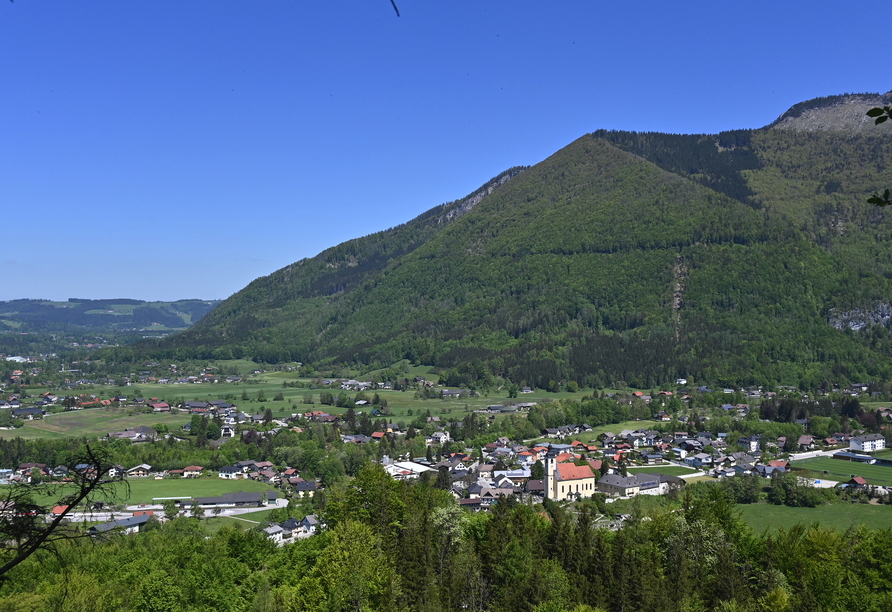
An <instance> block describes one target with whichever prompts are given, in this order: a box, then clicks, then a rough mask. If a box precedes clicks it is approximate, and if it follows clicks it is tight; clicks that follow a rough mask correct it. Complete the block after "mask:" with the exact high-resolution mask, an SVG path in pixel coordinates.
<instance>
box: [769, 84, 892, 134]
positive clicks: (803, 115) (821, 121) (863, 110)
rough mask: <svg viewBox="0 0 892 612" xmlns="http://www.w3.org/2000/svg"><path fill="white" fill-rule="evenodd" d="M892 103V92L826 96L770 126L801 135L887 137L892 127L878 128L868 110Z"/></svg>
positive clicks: (792, 110)
mask: <svg viewBox="0 0 892 612" xmlns="http://www.w3.org/2000/svg"><path fill="white" fill-rule="evenodd" d="M890 103H892V91H890V92H887V93H885V94H877V93H862V94H842V95H837V96H825V97H822V98H814V99H812V100H807V101H805V102H800V103H799V104H795V105H793V106H792V107H790V110H788V111H787V112H785V113H784V114H783V115H781V116H780V117H778V119H777V120H776V121H775V122H774V123H772V124H770V125H769V126H768V127H771V128H774V129H779V130H795V131H798V132H849V133H858V134H860V133H865V134H869V133H870V132H874V133H877V134H884V133H886V132H887V131H888V130H889V129H890V128H892V125H890V124H889V123H885V124H882V125H879V126H877V125H874V120H873V119H871V118H870V117H868V116H867V111H869V110H870V109H871V108H875V107H877V106H884V105H887V104H890Z"/></svg>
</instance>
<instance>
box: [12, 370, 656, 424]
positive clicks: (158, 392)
mask: <svg viewBox="0 0 892 612" xmlns="http://www.w3.org/2000/svg"><path fill="white" fill-rule="evenodd" d="M226 363H227V364H228V365H229V367H232V365H233V364H236V365H237V367H238V369H239V371H243V370H244V371H245V372H250V371H251V369H249V368H253V367H255V365H254V364H253V362H248V361H232V362H226ZM428 369H429V368H427V367H420V366H419V367H417V368H412V369H410V374H412V375H413V376H414V375H425V374H426V373H427V370H428ZM416 370H417V371H418V372H419V374H415V371H416ZM422 371H423V372H422ZM247 376H249V377H250V379H251V380H252V381H255V380H256V381H257V382H250V383H247V382H240V383H216V384H164V385H161V384H141V385H138V386H133V387H108V386H101V387H100V386H96V387H94V388H92V389H86V390H85V391H86V392H89V393H93V394H96V395H99V396H100V397H101V398H109V397H115V396H126V397H143V398H146V399H148V398H154V397H157V398H159V399H160V400H163V401H167V402H168V403H170V404H175V403H178V402H180V401H202V400H204V401H209V400H217V399H226V400H227V401H230V402H232V403H233V404H235V405H237V406H238V407H239V409H240V410H242V411H243V412H245V413H246V414H249V415H254V414H263V413H264V412H265V411H266V409H267V408H269V409H270V410H272V413H273V417H274V418H287V417H290V416H291V415H292V414H297V413H302V412H308V411H312V410H324V411H325V412H328V413H330V414H341V413H343V412H345V411H346V409H345V408H338V407H336V406H327V405H324V404H321V403H320V402H319V398H320V395H321V394H322V393H323V392H329V393H332V394H333V395H335V396H337V395H338V393H340V390H339V389H328V388H320V389H308V388H301V387H283V386H282V383H283V382H289V383H290V382H294V381H299V382H303V383H311V382H312V381H311V380H310V379H299V378H298V377H297V376H296V374H295V373H294V372H264V373H263V374H258V375H254V374H247ZM432 378H433V376H432ZM260 391H263V394H264V395H265V397H266V400H267V401H259V400H258V394H259V392H260ZM279 393H281V394H282V396H283V399H282V400H279V401H273V398H274V397H276V395H277V394H279ZM345 393H347V395H348V397H351V398H352V397H354V396H355V393H353V392H349V393H348V392H345ZM374 393H375V392H371V393H367V395H368V396H369V397H370V398H371V397H372V396H373V394H374ZM377 393H378V395H379V396H380V397H381V398H382V399H385V400H387V403H388V408H389V411H390V416H388V417H386V418H388V419H391V420H393V421H395V422H400V421H402V422H403V423H408V422H409V421H411V420H412V419H413V418H414V417H415V416H417V415H418V414H423V413H425V412H426V411H430V413H431V415H433V416H439V417H440V418H441V419H444V420H445V419H451V418H457V419H463V418H464V417H465V416H467V415H468V414H469V413H471V412H473V411H474V410H481V409H485V408H486V407H487V406H490V405H492V404H502V403H505V402H541V401H543V400H558V399H566V398H574V399H581V398H582V397H583V396H584V395H585V394H586V392H585V391H580V392H578V393H568V392H561V393H549V392H546V391H539V392H536V393H531V394H524V395H521V396H520V397H517V398H511V399H509V398H508V391H507V389H503V390H499V391H494V392H492V393H485V394H483V395H481V396H480V397H469V398H462V399H445V400H444V399H418V398H416V397H415V393H414V391H393V390H383V389H381V390H378V391H377ZM243 394H246V395H247V397H248V399H242V397H243ZM307 394H309V396H310V397H311V399H312V401H313V402H314V403H313V404H304V403H303V402H304V396H305V395H307ZM410 413H411V414H410ZM189 419H190V417H189V415H187V414H168V415H162V414H138V413H135V411H134V408H133V407H124V408H122V409H115V408H92V409H87V410H79V411H72V412H65V413H59V414H53V415H48V416H47V417H46V418H44V419H42V420H38V421H27V422H26V423H25V426H24V427H21V428H19V429H15V430H0V437H3V438H13V437H16V436H20V437H22V438H27V439H34V438H59V437H69V436H87V437H99V436H102V435H105V434H106V433H108V432H111V431H123V430H124V429H126V428H127V427H136V426H139V425H148V426H151V425H154V424H155V423H164V424H166V425H167V426H168V427H169V428H170V429H171V431H173V430H175V429H178V428H179V427H180V425H183V424H184V423H188V422H189ZM652 423H653V421H634V422H632V421H630V422H629V423H627V424H619V425H614V426H612V428H613V429H615V430H616V431H619V429H623V428H625V427H626V426H628V427H630V428H632V429H634V428H637V427H644V426H650V424H652ZM610 429H611V428H606V429H603V430H602V429H599V430H597V431H596V432H595V435H597V434H598V433H600V431H606V430H610ZM590 435H591V434H590Z"/></svg>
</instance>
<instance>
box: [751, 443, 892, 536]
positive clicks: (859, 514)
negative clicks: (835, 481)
mask: <svg viewBox="0 0 892 612" xmlns="http://www.w3.org/2000/svg"><path fill="white" fill-rule="evenodd" d="M835 461H838V459H836V460H835ZM737 508H739V509H740V510H741V512H742V517H743V520H744V521H746V523H747V524H748V525H749V526H750V527H752V528H753V531H755V532H757V533H761V532H763V531H766V530H768V531H773V530H775V529H778V528H779V527H784V528H790V527H792V526H793V525H796V524H797V523H804V524H809V523H819V524H821V525H823V526H826V527H836V528H837V529H840V530H843V529H848V528H849V527H851V526H852V525H859V524H863V525H866V526H867V527H870V528H872V529H888V528H889V527H890V526H892V506H874V505H871V504H846V503H839V504H827V505H824V506H818V507H817V508H790V507H787V506H774V505H772V504H738V505H737Z"/></svg>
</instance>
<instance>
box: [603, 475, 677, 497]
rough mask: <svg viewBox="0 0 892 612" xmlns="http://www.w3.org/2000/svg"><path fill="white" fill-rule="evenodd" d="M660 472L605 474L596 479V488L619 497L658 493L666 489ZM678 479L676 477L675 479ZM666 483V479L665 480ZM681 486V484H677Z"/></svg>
mask: <svg viewBox="0 0 892 612" xmlns="http://www.w3.org/2000/svg"><path fill="white" fill-rule="evenodd" d="M661 476H665V475H661V474H643V473H640V472H639V473H637V474H633V475H630V476H620V475H619V474H605V475H604V476H601V479H600V480H599V481H598V490H599V491H601V492H603V493H607V494H608V495H617V496H620V497H629V496H632V495H639V494H642V493H648V494H651V495H653V494H660V493H665V492H666V490H668V486H663V485H664V481H663V479H661ZM676 480H678V479H676ZM665 484H667V485H668V480H667V481H665ZM679 486H681V485H679Z"/></svg>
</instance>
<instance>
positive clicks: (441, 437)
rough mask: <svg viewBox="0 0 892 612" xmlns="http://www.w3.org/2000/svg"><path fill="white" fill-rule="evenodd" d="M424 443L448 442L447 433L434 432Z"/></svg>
mask: <svg viewBox="0 0 892 612" xmlns="http://www.w3.org/2000/svg"><path fill="white" fill-rule="evenodd" d="M426 441H427V443H428V444H445V443H446V442H449V441H450V438H449V432H447V431H435V432H434V433H432V434H431V436H430V437H429V438H428V439H427V440H426Z"/></svg>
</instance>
